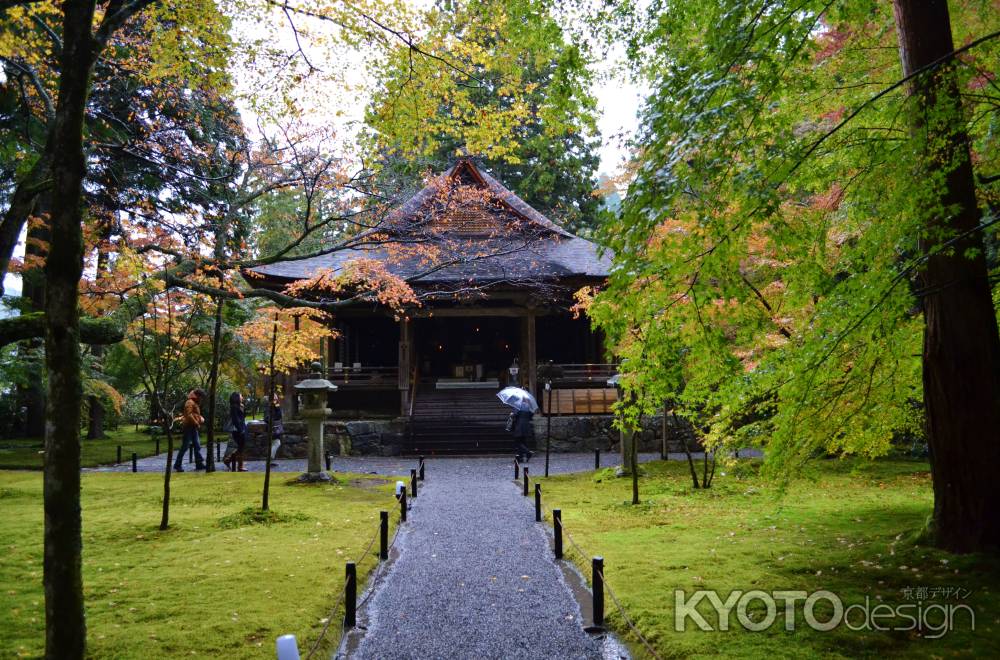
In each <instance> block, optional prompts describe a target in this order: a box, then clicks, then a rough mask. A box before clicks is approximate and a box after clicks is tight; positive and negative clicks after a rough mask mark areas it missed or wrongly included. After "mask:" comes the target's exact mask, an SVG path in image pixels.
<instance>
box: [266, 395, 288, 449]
mask: <svg viewBox="0 0 1000 660" xmlns="http://www.w3.org/2000/svg"><path fill="white" fill-rule="evenodd" d="M267 415H268V416H267V417H266V418H265V421H270V422H271V423H272V424H274V426H273V427H272V429H271V438H272V440H271V467H278V464H277V463H276V462H275V461H274V457H275V456H277V454H278V447H280V446H281V436H282V434H283V433H284V432H285V425H284V424H283V423H282V421H281V418H282V413H281V399H279V398H278V395H277V394H275V395H274V399H273V400H272V401H271V405H270V406H268V413H267Z"/></svg>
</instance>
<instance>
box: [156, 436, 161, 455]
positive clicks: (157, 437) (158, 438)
mask: <svg viewBox="0 0 1000 660" xmlns="http://www.w3.org/2000/svg"><path fill="white" fill-rule="evenodd" d="M156 455H157V456H159V455H160V436H156Z"/></svg>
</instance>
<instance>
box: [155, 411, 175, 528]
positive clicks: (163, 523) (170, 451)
mask: <svg viewBox="0 0 1000 660" xmlns="http://www.w3.org/2000/svg"><path fill="white" fill-rule="evenodd" d="M153 403H154V405H155V406H156V409H157V411H158V412H157V417H158V418H159V419H160V420H161V422H162V424H163V434H164V435H166V436H167V465H166V467H165V468H164V472H163V508H162V510H161V512H160V531H163V530H166V529H167V528H168V527H170V474H171V471H172V470H173V466H174V432H173V420H171V415H170V414H168V413H167V411H166V410H164V408H163V400H162V399H161V398H160V395H159V394H158V393H155V392H154V393H153Z"/></svg>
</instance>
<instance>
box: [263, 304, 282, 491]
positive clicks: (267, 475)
mask: <svg viewBox="0 0 1000 660" xmlns="http://www.w3.org/2000/svg"><path fill="white" fill-rule="evenodd" d="M277 348H278V312H275V313H274V328H273V330H272V333H271V362H270V370H269V371H268V373H269V374H270V375H271V384H270V388H269V390H270V396H269V397H268V398H267V401H265V402H264V410H266V411H267V446H266V447H265V448H264V450H265V451H266V452H267V454H266V455H265V456H264V497H263V501H262V502H261V506H260V508H261V509H263V510H264V511H267V508H268V506H269V503H268V499H269V498H270V496H271V443H273V442H274V410H273V409H272V408H271V407H270V406H273V405H274V394H275V392H274V353H275V351H276V350H277Z"/></svg>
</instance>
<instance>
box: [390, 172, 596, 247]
mask: <svg viewBox="0 0 1000 660" xmlns="http://www.w3.org/2000/svg"><path fill="white" fill-rule="evenodd" d="M460 168H467V169H468V170H469V171H470V173H471V174H472V176H473V178H475V179H476V180H477V181H478V182H480V183H481V184H482V185H483V186H485V187H486V188H487V189H488V190H489V191H490V192H491V193H493V194H494V195H495V196H496V197H497V198H498V199H499V200H500V201H501V202H503V204H504V205H505V206H506V207H507V208H509V209H510V210H511V211H513V212H514V213H515V214H517V215H518V216H520V217H522V218H524V219H525V220H528V221H529V222H532V223H534V224H536V225H540V226H542V227H544V228H545V229H547V230H549V231H551V232H554V233H556V234H559V235H561V236H563V237H566V238H578V237H577V236H576V235H575V234H572V233H570V232H568V231H566V230H565V229H563V228H562V227H560V226H559V225H558V224H556V223H555V222H552V221H551V220H549V219H548V218H547V217H545V216H544V215H543V214H542V213H540V212H539V211H538V210H536V209H535V208H534V207H533V206H531V205H530V204H528V203H527V202H526V201H524V200H523V199H521V198H520V197H519V196H518V195H517V194H516V193H514V192H513V191H511V190H510V189H509V188H507V187H506V186H504V185H503V184H502V183H500V182H499V181H498V180H497V179H496V178H494V177H493V176H492V175H491V174H490V173H489V172H486V171H485V170H483V169H481V168H480V167H479V166H478V165H477V164H476V162H475V160H474V159H473V158H472V157H470V156H461V157H459V158H458V159H456V160H455V162H454V164H452V166H451V167H449V168H448V170H447V171H445V172H444V173H442V175H439V176H444V177H445V178H448V179H453V178H454V177H456V176H457V175H458V173H459V170H460ZM437 179H438V177H434V178H432V179H431V181H430V182H429V183H428V184H427V185H426V186H424V187H423V188H422V189H420V190H419V191H418V192H417V193H416V194H415V195H413V196H412V197H411V198H410V199H408V200H406V201H405V202H403V203H402V204H400V205H399V206H397V207H396V208H395V209H393V210H392V211H390V212H389V215H388V216H386V222H387V224H394V223H396V222H398V221H401V220H404V219H405V218H408V217H411V216H413V215H414V214H415V213H416V212H417V211H419V210H420V209H421V208H422V207H423V206H424V205H425V204H426V203H427V202H428V201H430V199H431V198H432V197H433V195H435V194H437V192H438V189H439V188H438V185H437V183H436V180H437Z"/></svg>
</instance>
